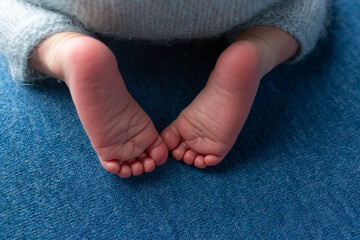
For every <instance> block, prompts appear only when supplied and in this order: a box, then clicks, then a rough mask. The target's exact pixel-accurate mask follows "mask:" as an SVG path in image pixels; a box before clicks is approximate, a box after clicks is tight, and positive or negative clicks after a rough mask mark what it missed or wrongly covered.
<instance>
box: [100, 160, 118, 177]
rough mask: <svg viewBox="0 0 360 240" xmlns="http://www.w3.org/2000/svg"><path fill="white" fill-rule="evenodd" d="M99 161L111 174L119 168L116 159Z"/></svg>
mask: <svg viewBox="0 0 360 240" xmlns="http://www.w3.org/2000/svg"><path fill="white" fill-rule="evenodd" d="M100 163H101V165H102V166H103V168H104V169H105V170H106V171H108V172H110V173H112V174H116V173H118V172H119V170H120V164H119V163H118V161H117V160H110V161H100Z"/></svg>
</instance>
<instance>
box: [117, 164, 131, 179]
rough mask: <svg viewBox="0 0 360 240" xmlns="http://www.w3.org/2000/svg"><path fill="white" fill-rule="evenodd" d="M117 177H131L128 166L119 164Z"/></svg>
mask: <svg viewBox="0 0 360 240" xmlns="http://www.w3.org/2000/svg"><path fill="white" fill-rule="evenodd" d="M118 176H119V177H121V178H128V177H130V176H131V168H130V166H129V165H128V164H126V163H124V164H121V166H120V170H119V172H118Z"/></svg>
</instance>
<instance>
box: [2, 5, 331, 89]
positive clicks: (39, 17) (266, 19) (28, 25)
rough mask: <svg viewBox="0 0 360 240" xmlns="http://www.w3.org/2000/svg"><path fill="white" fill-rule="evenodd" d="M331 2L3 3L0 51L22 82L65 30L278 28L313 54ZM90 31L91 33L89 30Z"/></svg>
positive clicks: (151, 34) (168, 34)
mask: <svg viewBox="0 0 360 240" xmlns="http://www.w3.org/2000/svg"><path fill="white" fill-rule="evenodd" d="M327 1H328V0H317V1H313V0H227V1H219V0H171V1H165V0H104V1H102V0H72V1H70V0H58V1H53V0H31V1H30V0H27V1H25V0H0V9H2V11H1V12H0V51H2V52H3V53H4V55H5V56H6V58H7V59H8V61H9V65H10V69H11V74H12V76H13V78H14V80H15V81H17V82H29V81H30V82H31V81H32V80H33V79H36V78H39V77H41V76H42V75H40V74H39V73H37V72H34V71H33V70H31V69H29V68H28V66H27V62H28V58H29V57H30V56H31V53H32V51H33V49H34V47H35V46H36V45H37V44H38V43H39V42H40V41H41V40H42V39H44V38H45V37H47V36H49V35H51V34H54V33H57V32H63V31H75V32H81V33H85V34H88V33H86V31H87V32H97V33H100V34H106V35H113V36H117V37H118V38H126V39H131V38H141V39H150V40H174V39H194V38H208V37H214V36H219V35H222V34H226V33H233V35H235V34H238V33H239V31H241V30H243V29H245V28H247V27H250V26H255V25H271V26H277V27H280V28H282V29H284V30H285V31H287V32H289V33H290V34H292V35H293V36H294V37H295V38H297V40H298V41H299V42H300V45H301V51H300V52H299V56H300V57H301V56H303V55H304V54H306V53H308V52H309V51H310V50H311V49H312V48H313V47H314V45H315V43H316V41H317V39H318V38H319V36H320V35H321V33H322V32H323V31H324V29H325V25H326V22H327V21H326V17H327V14H326V12H327V11H326V10H327V7H326V6H327ZM84 29H86V31H85V30H84Z"/></svg>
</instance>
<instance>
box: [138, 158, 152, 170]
mask: <svg viewBox="0 0 360 240" xmlns="http://www.w3.org/2000/svg"><path fill="white" fill-rule="evenodd" d="M140 161H141V162H142V164H143V167H144V172H152V171H154V169H155V161H154V160H152V159H151V158H148V157H146V158H143V159H141V160H140Z"/></svg>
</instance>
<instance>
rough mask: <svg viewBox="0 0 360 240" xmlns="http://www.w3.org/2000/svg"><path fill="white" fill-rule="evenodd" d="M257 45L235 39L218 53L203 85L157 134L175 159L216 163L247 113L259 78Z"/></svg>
mask: <svg viewBox="0 0 360 240" xmlns="http://www.w3.org/2000/svg"><path fill="white" fill-rule="evenodd" d="M261 77H262V76H261V59H260V53H259V49H258V48H257V47H256V46H255V45H254V44H252V43H250V42H246V41H238V42H235V43H233V44H232V45H231V46H230V47H228V48H227V49H226V50H225V51H224V52H223V53H222V54H221V56H220V57H219V59H218V61H217V63H216V66H215V68H214V70H213V71H212V73H211V75H210V77H209V80H208V82H207V84H206V86H205V88H204V89H203V90H202V91H201V92H200V93H199V95H198V96H197V97H196V98H195V99H194V101H193V102H192V103H191V104H190V105H189V106H188V107H187V108H186V109H184V110H183V111H182V112H181V113H180V115H179V116H178V118H177V119H176V120H175V121H174V122H173V123H172V124H171V125H170V126H168V127H167V128H166V129H165V130H164V131H163V132H162V134H161V136H162V138H163V139H164V141H165V143H166V145H167V146H168V148H169V149H170V150H172V155H173V157H174V158H175V159H176V160H181V159H182V160H183V162H185V163H186V164H188V165H194V166H196V167H198V168H204V167H206V166H212V165H216V164H218V163H220V162H221V161H222V160H223V158H224V157H225V156H226V154H227V153H228V152H229V150H230V149H231V147H232V146H233V145H234V143H235V141H236V139H237V137H238V135H239V133H240V130H241V128H242V126H243V125H244V123H245V120H246V118H247V116H248V114H249V111H250V108H251V105H252V102H253V100H254V98H255V95H256V91H257V88H258V85H259V82H260V78H261Z"/></svg>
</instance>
